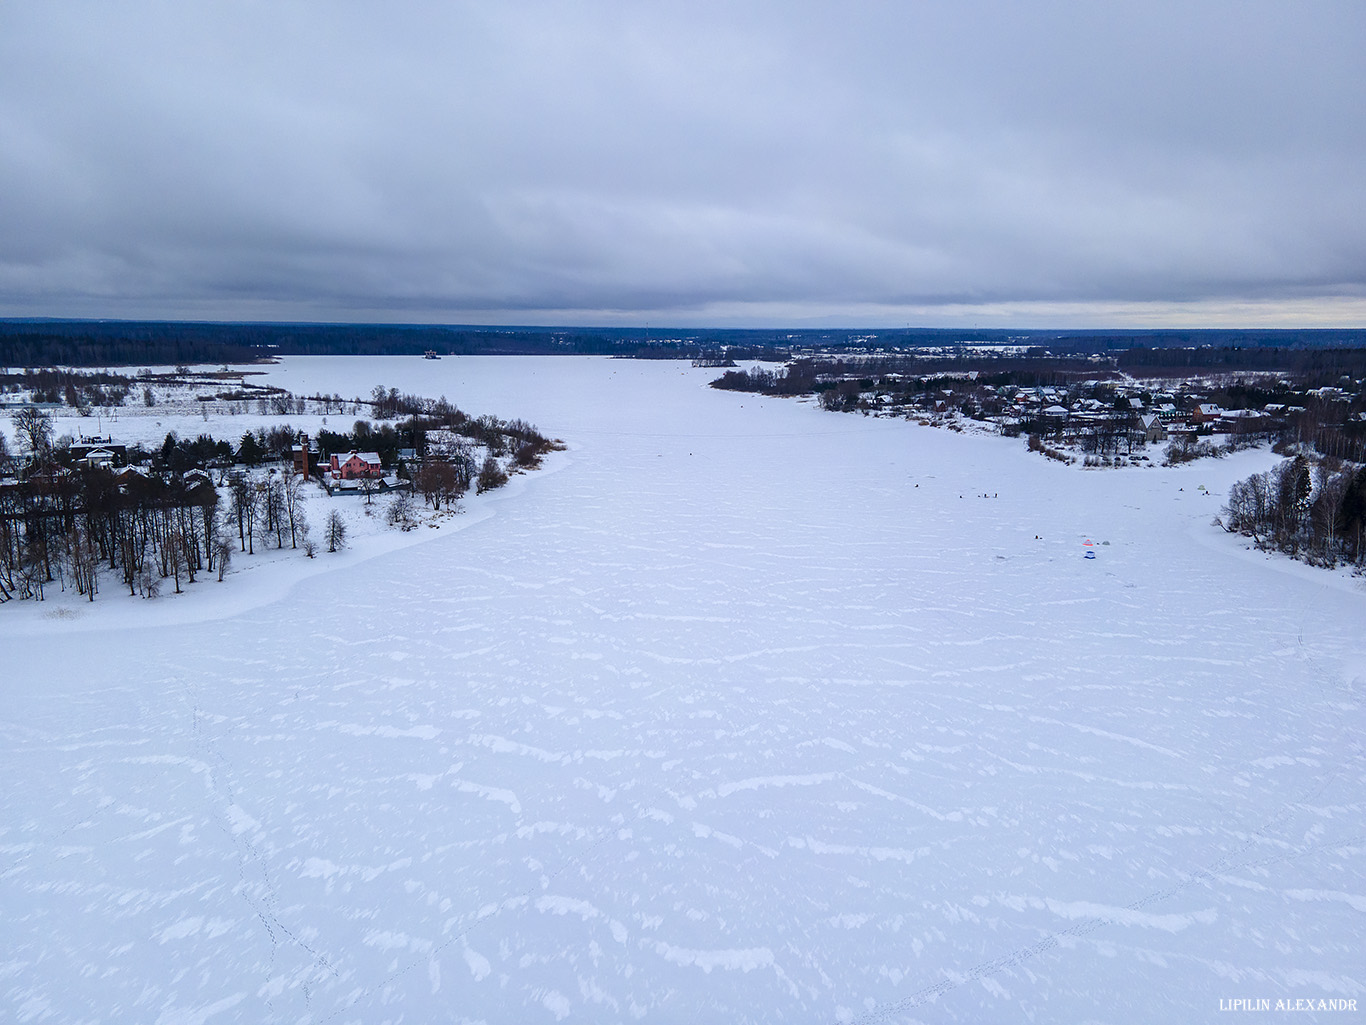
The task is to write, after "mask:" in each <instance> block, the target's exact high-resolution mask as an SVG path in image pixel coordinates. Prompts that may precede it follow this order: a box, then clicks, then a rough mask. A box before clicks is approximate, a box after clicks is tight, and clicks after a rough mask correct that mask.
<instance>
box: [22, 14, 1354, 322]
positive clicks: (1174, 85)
mask: <svg viewBox="0 0 1366 1025" xmlns="http://www.w3.org/2000/svg"><path fill="white" fill-rule="evenodd" d="M569 8H570V5H555V4H518V3H498V4H492V3H481V4H473V3H467V4H458V3H456V4H453V3H430V4H415V3H408V4H403V3H399V4H393V5H365V4H351V3H344V4H320V3H306V4H305V3H293V4H291V3H272V4H264V3H217V4H215V3H205V4H170V3H142V2H136V0H131V2H125V3H120V4H117V5H96V4H74V3H62V2H52V3H45V4H42V5H26V6H25V5H13V4H9V5H4V6H3V7H0V225H2V226H3V227H2V229H0V315H11V316H20V315H38V314H41V315H52V316H90V315H101V316H168V317H179V316H203V317H214V318H232V317H242V318H254V317H279V318H281V319H328V320H331V319H384V320H450V321H462V322H478V321H495V322H496V321H502V322H506V323H532V322H546V321H558V322H566V323H568V322H579V323H594V322H618V321H623V320H639V319H652V320H654V321H656V322H659V323H664V322H669V321H672V322H676V323H709V322H711V323H720V322H726V323H746V322H753V323H760V322H775V321H777V322H797V321H801V320H812V319H817V320H818V319H822V318H824V319H835V320H845V321H849V322H858V321H874V322H878V321H880V322H889V323H900V322H903V321H905V322H918V323H936V322H956V321H957V322H961V321H967V320H977V319H982V318H986V319H988V320H989V319H991V318H993V317H995V318H997V319H999V318H1002V317H1004V318H1007V319H1009V318H1014V319H1015V321H1016V322H1020V321H1028V320H1034V321H1038V320H1040V319H1044V320H1047V319H1049V318H1050V317H1051V318H1052V319H1054V320H1064V321H1065V320H1068V319H1073V320H1086V319H1088V318H1090V319H1093V320H1096V319H1099V320H1108V321H1109V322H1122V321H1127V320H1132V321H1135V322H1139V321H1142V320H1143V319H1144V318H1152V317H1157V318H1159V319H1160V318H1161V317H1163V316H1167V317H1174V318H1177V319H1182V318H1184V319H1186V320H1194V321H1198V320H1200V319H1201V318H1205V319H1210V318H1213V319H1218V318H1220V317H1224V318H1229V317H1233V318H1234V319H1238V318H1242V319H1253V320H1256V319H1259V318H1261V319H1270V320H1275V319H1276V318H1278V317H1281V318H1288V319H1290V320H1294V319H1296V318H1301V319H1307V320H1311V321H1314V320H1317V321H1323V320H1325V319H1326V320H1329V321H1332V320H1334V318H1336V320H1337V321H1338V322H1347V323H1361V322H1366V230H1363V229H1366V202H1363V201H1362V198H1361V186H1360V184H1359V169H1360V167H1361V166H1362V165H1363V157H1366V108H1363V105H1362V104H1361V103H1360V98H1361V97H1362V96H1363V95H1366V88H1363V87H1364V86H1366V70H1364V69H1366V62H1363V61H1362V60H1360V56H1359V54H1360V50H1361V45H1362V43H1363V42H1366V8H1363V7H1362V6H1361V5H1359V4H1352V3H1345V4H1337V5H1335V4H1316V5H1285V4H1257V3H1236V4H1235V3H1225V4H1194V5H1192V4H1189V3H1183V4H1161V3H1156V4H1153V3H1150V4H1144V5H1130V6H1129V7H1121V6H1119V5H1098V4H1072V5H1035V4H1030V5H1021V4H1011V3H1000V4H987V3H977V2H971V3H959V4H953V5H929V4H912V3H887V4H860V5H852V6H838V7H837V6H836V5H833V4H803V3H791V2H789V3H782V4H747V5H734V4H699V3H688V4H676V5H669V4H650V5H638V4H624V3H603V4H584V5H572V10H571V9H569ZM1230 311H1234V312H1230Z"/></svg>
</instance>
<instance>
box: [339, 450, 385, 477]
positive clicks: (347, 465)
mask: <svg viewBox="0 0 1366 1025" xmlns="http://www.w3.org/2000/svg"><path fill="white" fill-rule="evenodd" d="M332 473H333V475H334V476H337V477H340V478H341V479H342V480H356V479H357V478H359V477H383V476H384V470H383V469H381V468H380V465H379V453H378V452H351V453H348V454H347V455H346V456H345V457H342V456H338V455H334V456H333V457H332Z"/></svg>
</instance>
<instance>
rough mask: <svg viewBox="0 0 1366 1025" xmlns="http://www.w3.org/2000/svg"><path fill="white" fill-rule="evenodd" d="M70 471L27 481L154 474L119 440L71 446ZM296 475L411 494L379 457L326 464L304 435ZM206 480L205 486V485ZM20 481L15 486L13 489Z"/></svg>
mask: <svg viewBox="0 0 1366 1025" xmlns="http://www.w3.org/2000/svg"><path fill="white" fill-rule="evenodd" d="M68 455H69V458H68V459H67V465H66V466H65V467H63V466H58V465H56V464H53V465H50V466H46V467H41V468H40V467H30V468H29V470H28V471H27V472H26V473H24V474H23V476H24V477H25V478H27V479H29V480H34V479H38V480H41V479H49V480H55V479H56V477H57V476H60V475H62V474H67V473H71V472H74V471H79V470H82V469H104V470H108V471H109V472H110V473H112V474H113V476H114V479H115V481H116V482H117V483H118V484H119V486H120V487H124V486H125V485H127V484H128V483H129V482H131V481H134V480H137V479H144V480H145V479H150V478H152V477H154V476H155V473H154V471H152V470H150V469H148V468H147V467H145V466H139V465H136V464H133V463H129V461H128V446H126V445H122V444H118V443H116V442H115V441H114V439H113V437H112V436H110V437H99V436H95V437H81V438H80V440H79V441H78V442H76V443H75V444H73V445H71V447H70V449H69V451H68ZM415 456H416V452H415V451H414V450H412V449H402V450H400V452H399V458H401V459H402V458H407V459H408V460H409V461H410V462H411V461H412V460H413V459H414V458H415ZM293 471H294V472H295V473H299V474H303V475H304V476H306V477H314V478H316V479H317V480H318V481H319V482H321V483H322V485H323V487H324V488H326V489H327V492H328V494H343V495H349V494H356V495H359V494H367V493H370V494H375V493H380V492H389V491H405V490H408V489H409V488H410V486H411V485H410V484H409V482H408V481H406V480H403V479H402V478H400V477H398V476H397V475H396V474H394V473H393V472H392V471H386V470H385V468H384V466H383V464H382V463H381V461H380V457H379V453H377V452H355V451H352V452H348V453H345V454H333V455H331V456H329V457H328V458H327V459H326V460H320V458H319V454H318V451H317V449H316V448H314V447H311V446H310V444H309V439H308V435H306V434H305V435H300V443H299V444H297V445H295V446H294V447H293ZM181 479H182V480H183V482H184V483H185V484H186V485H187V486H196V485H198V484H199V483H204V484H208V485H210V486H211V485H212V480H213V477H212V474H211V473H210V472H209V470H208V469H206V468H197V469H192V470H189V471H187V472H186V473H184V474H182V475H181ZM201 479H202V480H201ZM14 483H17V481H14V482H11V484H14Z"/></svg>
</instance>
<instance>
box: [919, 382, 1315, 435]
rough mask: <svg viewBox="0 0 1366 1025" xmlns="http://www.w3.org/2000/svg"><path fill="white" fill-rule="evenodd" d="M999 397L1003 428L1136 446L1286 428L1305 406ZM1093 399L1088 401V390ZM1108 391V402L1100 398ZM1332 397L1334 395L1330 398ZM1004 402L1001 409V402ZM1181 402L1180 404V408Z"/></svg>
mask: <svg viewBox="0 0 1366 1025" xmlns="http://www.w3.org/2000/svg"><path fill="white" fill-rule="evenodd" d="M1004 391H1005V394H1004V395H997V396H996V399H997V402H996V403H986V402H982V401H981V399H980V397H976V398H977V405H979V406H982V407H987V406H989V405H994V406H995V408H994V409H991V410H990V412H989V413H988V416H989V417H990V418H992V419H997V420H998V421H999V422H1000V423H1001V424H1002V425H1003V426H1006V425H1011V424H1013V425H1016V426H1020V427H1026V428H1028V429H1031V430H1039V431H1040V432H1041V433H1044V434H1052V435H1057V436H1062V437H1064V438H1068V437H1070V438H1083V437H1085V436H1087V435H1088V434H1094V433H1097V432H1109V433H1122V434H1123V435H1124V437H1125V440H1126V442H1128V443H1130V444H1134V445H1142V444H1162V443H1164V442H1168V441H1171V440H1174V439H1180V438H1188V439H1194V438H1196V437H1197V436H1198V435H1202V434H1261V433H1270V432H1273V431H1278V430H1281V429H1284V428H1286V427H1288V426H1289V425H1290V424H1291V423H1292V422H1293V420H1294V418H1295V417H1296V416H1297V415H1298V414H1302V413H1304V412H1305V407H1304V406H1296V405H1289V404H1285V403H1268V404H1266V405H1265V406H1263V407H1262V408H1261V409H1224V408H1222V407H1221V406H1219V405H1218V404H1216V403H1212V402H1203V401H1192V399H1198V398H1199V397H1198V396H1189V395H1184V396H1179V395H1177V394H1176V393H1170V392H1169V393H1158V394H1152V393H1151V392H1149V393H1147V394H1148V395H1149V398H1150V399H1151V400H1152V405H1151V407H1149V405H1148V404H1147V402H1145V400H1144V398H1143V396H1142V395H1140V394H1139V393H1138V391H1137V389H1125V388H1122V387H1121V388H1102V387H1101V385H1100V383H1099V382H1090V386H1089V387H1088V386H1087V385H1082V386H1081V387H1080V388H1077V389H1073V390H1071V391H1070V392H1069V390H1068V389H1064V388H1053V387H1041V388H1013V389H1004ZM1088 391H1090V392H1091V396H1090V397H1087V396H1086V392H1088ZM1098 392H1104V393H1105V398H1104V399H1102V398H1097V397H1095V395H1096V394H1097V393H1098ZM1330 397H1331V396H1330ZM1001 399H1004V400H1005V401H1004V406H1003V407H1002V405H1001V403H1000V400H1001ZM1178 402H1179V403H1180V405H1178ZM971 404H972V403H971V402H970V400H969V398H968V396H966V395H959V396H955V395H954V394H953V393H952V392H951V391H948V390H946V391H943V392H941V393H939V395H938V396H937V397H936V399H935V405H934V409H935V411H936V412H939V413H946V412H952V411H954V410H955V409H960V408H964V407H965V406H967V405H971Z"/></svg>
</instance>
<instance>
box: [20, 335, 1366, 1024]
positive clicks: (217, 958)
mask: <svg viewBox="0 0 1366 1025" xmlns="http://www.w3.org/2000/svg"><path fill="white" fill-rule="evenodd" d="M713 376H715V371H712V370H706V369H700V370H694V369H692V368H690V367H686V366H682V365H680V364H678V363H653V362H637V361H613V360H606V359H592V358H572V357H563V358H550V359H545V358H532V357H524V358H501V359H500V358H459V359H455V358H451V359H445V360H442V361H440V362H439V363H433V362H424V361H422V360H417V359H407V360H405V359H379V358H350V359H347V358H321V357H318V358H290V359H287V360H285V361H283V363H282V364H280V365H279V366H276V367H273V368H270V373H269V376H268V378H267V380H269V381H270V382H271V383H278V384H280V385H282V386H284V387H286V388H289V389H291V390H292V391H294V392H296V393H307V392H311V391H313V390H317V389H326V390H327V391H338V392H340V393H342V394H344V395H349V394H355V393H362V394H363V393H364V392H365V391H367V390H368V388H369V387H370V386H371V385H373V384H375V383H384V384H385V385H390V386H397V387H399V388H401V389H403V390H404V391H415V392H420V393H422V394H440V393H443V392H444V393H445V394H446V395H447V396H449V398H450V399H451V400H452V401H453V402H456V403H458V404H459V405H461V406H462V408H465V409H468V410H471V411H472V412H476V413H477V412H482V411H485V410H489V411H495V412H497V413H499V414H500V415H508V416H511V415H516V416H522V417H525V418H527V419H529V420H531V421H532V422H534V423H536V424H537V425H538V426H540V427H541V428H542V429H543V430H544V431H545V432H546V433H547V434H549V435H552V436H554V437H559V438H563V439H564V440H565V441H566V442H567V443H568V444H569V446H570V449H569V451H568V452H565V453H559V454H557V455H555V456H554V457H552V461H551V462H550V463H549V464H548V469H550V470H552V471H553V472H549V473H539V474H535V475H532V476H529V477H520V478H514V483H513V485H510V486H509V488H507V489H504V490H503V491H501V492H497V493H494V494H492V495H489V496H481V497H487V498H489V499H490V500H489V501H488V502H486V503H484V504H483V505H481V506H480V507H479V508H478V509H472V510H471V512H470V513H467V514H466V515H465V516H463V517H457V518H456V520H459V521H461V522H459V524H458V525H459V526H460V527H461V529H458V530H447V529H442V530H440V531H435V530H430V529H428V528H424V529H423V530H422V531H419V532H414V533H413V534H407V535H398V534H395V535H390V536H392V537H394V538H402V539H403V541H402V543H400V542H398V541H395V542H394V543H393V544H386V543H385V542H384V535H382V534H378V533H377V534H376V535H375V537H374V540H373V543H371V544H369V545H368V546H367V545H357V547H356V548H355V549H353V550H352V551H351V552H348V553H344V554H343V555H341V556H320V557H319V558H318V559H317V560H314V561H313V562H312V563H307V561H306V560H302V559H300V560H298V561H297V562H296V563H291V564H289V565H288V566H285V565H283V564H282V565H281V568H280V569H279V571H278V572H277V571H274V570H272V571H270V572H262V573H260V574H259V575H258V578H257V580H256V582H252V581H250V580H247V579H246V576H245V574H244V575H243V579H241V580H239V581H238V582H237V584H238V585H240V586H235V587H233V588H229V586H228V584H227V583H225V584H223V585H218V584H217V583H215V582H214V581H212V580H201V582H199V583H197V584H195V585H194V588H195V589H196V590H195V591H192V593H191V594H188V595H185V596H179V597H175V598H161V599H158V600H157V601H155V602H145V601H136V600H135V601H131V602H125V603H122V604H116V603H114V602H112V601H111V602H106V601H105V599H104V597H103V596H101V599H100V600H99V601H97V602H96V603H94V604H93V605H91V606H90V607H89V608H88V609H80V610H77V607H76V606H75V605H74V604H73V605H68V606H62V605H59V604H57V605H54V604H53V603H46V607H44V606H37V605H31V606H30V608H22V609H16V608H14V607H7V608H4V609H0V644H2V645H3V649H4V659H3V663H2V664H3V666H4V670H3V673H4V677H3V684H2V686H3V694H4V702H5V710H4V713H3V714H2V715H0V732H2V733H3V738H4V744H3V748H0V751H3V753H2V754H0V759H3V762H2V763H0V765H2V767H3V778H4V779H5V785H4V791H3V795H4V796H3V815H0V874H2V879H0V914H2V915H3V917H4V921H5V923H6V926H5V939H6V942H5V952H4V957H3V960H0V975H3V983H0V994H2V996H0V1017H3V1018H6V1019H8V1020H13V1021H78V1020H79V1021H105V1022H163V1023H171V1022H190V1021H194V1022H214V1021H289V1022H312V1023H324V1022H337V1023H340V1022H366V1023H372V1022H389V1021H393V1022H397V1021H400V1020H403V1021H433V1020H450V1021H458V1022H481V1021H482V1022H537V1021H544V1022H554V1021H558V1020H568V1021H597V1022H611V1021H633V1020H637V1019H641V1020H646V1021H700V1022H722V1021H725V1022H742V1021H743V1022H779V1021H783V1022H822V1023H826V1022H846V1021H847V1022H882V1021H898V1022H900V1021H961V1022H980V1021H1018V1020H1026V1019H1028V1020H1034V1021H1040V1022H1076V1021H1083V1020H1093V1021H1114V1022H1140V1021H1158V1020H1173V1021H1174V1020H1181V1021H1206V1020H1214V1019H1215V1018H1217V1017H1218V1016H1219V1014H1220V1001H1221V1000H1225V1001H1227V1000H1231V999H1244V998H1251V999H1259V998H1263V997H1266V998H1271V1000H1272V1002H1273V1004H1274V1001H1275V1000H1276V999H1278V998H1291V999H1295V998H1311V997H1312V998H1314V999H1315V1000H1317V999H1319V998H1324V999H1329V998H1333V999H1346V1000H1355V1001H1357V1007H1359V1008H1362V1009H1366V970H1363V968H1362V959H1361V950H1362V938H1363V935H1366V919H1363V908H1366V826H1363V809H1364V808H1366V787H1364V786H1363V784H1364V783H1366V759H1363V751H1362V746H1361V739H1360V729H1361V723H1362V688H1363V686H1364V685H1366V638H1364V637H1363V629H1362V627H1363V624H1364V623H1366V591H1364V590H1363V587H1362V582H1361V580H1360V579H1358V578H1353V577H1350V576H1347V575H1345V574H1341V573H1338V574H1330V573H1325V572H1323V571H1318V570H1312V569H1309V568H1307V567H1303V566H1297V565H1294V564H1292V563H1289V562H1288V561H1287V560H1284V559H1279V558H1271V557H1267V556H1264V555H1262V554H1260V553H1253V552H1249V551H1247V550H1246V548H1245V546H1244V545H1243V544H1242V543H1240V541H1239V540H1238V539H1236V538H1233V537H1230V536H1228V535H1225V534H1222V533H1221V532H1220V531H1218V530H1217V529H1216V528H1213V527H1211V526H1210V525H1209V524H1210V520H1211V518H1212V517H1213V515H1214V514H1215V513H1216V512H1217V510H1218V507H1219V505H1220V504H1221V502H1222V496H1223V494H1224V492H1225V491H1226V489H1227V486H1228V485H1229V483H1230V482H1232V481H1234V480H1237V479H1239V478H1241V477H1244V476H1246V475H1247V474H1248V473H1250V472H1252V471H1254V470H1259V469H1264V468H1265V467H1266V466H1267V465H1269V464H1270V462H1271V461H1272V457H1270V456H1269V455H1268V454H1267V453H1264V452H1245V453H1239V454H1238V455H1236V456H1234V457H1230V458H1228V459H1225V460H1222V461H1218V462H1210V461H1202V462H1197V463H1193V464H1189V465H1187V466H1183V467H1180V468H1172V469H1142V470H1139V469H1134V470H1117V471H1109V472H1086V471H1083V470H1082V469H1080V468H1079V467H1062V466H1058V465H1056V464H1055V463H1052V462H1050V461H1046V460H1041V459H1038V458H1037V457H1033V456H1030V455H1029V454H1028V453H1026V452H1025V450H1024V446H1023V444H1022V443H1021V442H1019V441H1018V440H1015V441H1006V440H1002V439H994V438H987V437H980V436H979V437H969V436H963V435H958V434H954V433H951V432H945V431H935V430H931V429H927V428H920V427H916V426H914V425H911V424H908V423H906V422H904V421H892V420H879V419H876V418H867V417H861V416H850V415H846V414H839V413H823V412H821V411H819V410H818V409H816V408H815V407H814V406H812V405H810V404H804V403H797V402H792V401H790V400H783V399H764V398H760V397H757V396H753V395H738V394H734V393H722V392H718V391H715V390H712V389H710V388H708V387H707V386H706V384H707V381H708V380H709V379H710V378H711V377H713ZM1200 485H1204V486H1205V490H1200ZM415 537H416V538H419V540H418V541H417V542H416V543H413V539H414V538H415ZM1088 540H1090V541H1092V542H1093V545H1092V546H1090V547H1089V548H1088V547H1085V546H1084V542H1086V541H1088ZM1087 551H1090V552H1093V553H1094V554H1095V558H1089V559H1088V558H1085V557H1084V554H1085V552H1087ZM301 566H306V568H307V571H308V573H311V574H312V575H308V573H304V572H296V571H297V570H299V569H300V567H301ZM215 588H218V589H219V592H218V593H220V594H224V595H226V594H229V593H231V594H234V595H235V597H233V598H231V599H229V598H219V597H215V591H214V589H215ZM201 595H202V596H203V597H201ZM26 604H27V603H26ZM60 608H67V609H69V610H71V611H70V614H69V615H64V616H59V617H56V618H52V617H48V616H47V615H46V613H48V612H53V611H54V610H57V609H60ZM186 610H189V611H186ZM16 612H18V613H20V615H18V616H16V615H13V614H12V613H16ZM1358 1013H1359V1012H1358ZM1327 1017H1341V1016H1340V1015H1333V1014H1329V1013H1327V1012H1324V1013H1323V1014H1321V1015H1319V1016H1318V1017H1317V1018H1316V1016H1315V1015H1314V1014H1312V1013H1311V1014H1310V1015H1308V1016H1306V1017H1304V1018H1303V1020H1323V1019H1325V1018H1327Z"/></svg>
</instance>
